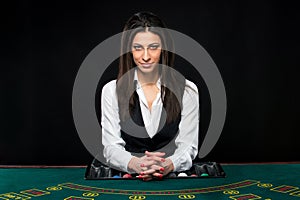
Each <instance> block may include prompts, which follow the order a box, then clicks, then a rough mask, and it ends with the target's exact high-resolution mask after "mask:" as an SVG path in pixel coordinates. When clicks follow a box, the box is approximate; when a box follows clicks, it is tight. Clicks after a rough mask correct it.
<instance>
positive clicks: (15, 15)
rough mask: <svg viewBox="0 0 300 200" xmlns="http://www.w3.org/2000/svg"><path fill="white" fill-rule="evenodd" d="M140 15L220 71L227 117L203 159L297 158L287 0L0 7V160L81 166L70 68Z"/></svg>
mask: <svg viewBox="0 0 300 200" xmlns="http://www.w3.org/2000/svg"><path fill="white" fill-rule="evenodd" d="M141 10H149V11H152V12H154V13H156V14H158V15H159V16H160V17H161V18H162V19H163V20H164V21H165V22H166V24H167V26H168V28H170V29H174V30H177V31H180V32H182V33H184V34H186V35H188V36H190V37H191V38H193V39H195V40H196V41H197V42H198V43H199V44H201V45H202V46H203V47H204V48H205V49H206V51H207V52H208V53H209V55H210V56H211V57H212V59H213V60H214V62H215V63H216V65H217V66H218V69H219V71H220V73H221V75H222V78H223V81H224V84H225V88H226V93H227V101H228V102H227V118H226V122H225V125H224V129H223V132H222V135H221V137H220V139H219V140H218V142H217V144H216V146H215V148H214V149H213V150H212V151H211V152H210V153H209V155H208V156H206V157H205V158H204V159H205V160H210V161H217V162H279V161H299V153H300V145H299V139H300V134H299V128H298V125H299V114H300V112H299V111H300V110H299V100H300V98H299V97H300V95H299V89H298V86H299V78H298V67H299V64H298V57H299V55H298V54H299V39H298V37H299V34H298V33H297V31H296V29H297V27H298V26H299V21H298V19H297V18H298V13H299V12H298V10H299V9H298V8H297V7H296V6H295V5H294V4H292V3H291V2H289V1H282V2H278V1H269V2H268V1H264V2H261V1H257V2H254V1H227V2H225V1H220V2H214V1H206V2H202V1H200V2H198V3H197V4H196V3H191V2H190V3H189V2H188V1H182V2H179V3H175V2H167V1H123V3H119V2H112V1H110V2H107V3H105V4H104V3H103V2H101V1H94V2H88V1H72V2H71V1H69V2H68V1H61V2H59V1H19V2H14V3H9V4H6V5H3V6H1V11H2V12H1V21H2V23H1V84H0V87H1V98H0V109H1V110H0V113H1V118H0V120H1V124H0V125H1V129H0V133H1V136H0V164H24V165H27V164H40V165H43V164H45V165H77V164H78V165H81V164H87V163H88V162H90V160H91V158H92V156H91V155H90V154H89V152H88V151H87V150H86V148H85V147H84V145H83V144H82V143H81V141H80V139H79V136H78V134H77V132H76V128H75V125H74V122H73V115H72V90H73V84H74V80H75V77H76V74H77V71H78V69H79V67H80V65H81V63H82V62H83V60H84V59H85V57H86V56H87V55H88V54H89V52H90V51H91V50H92V49H93V48H95V47H96V46H97V45H98V44H100V43H101V42H102V41H104V40H105V39H107V38H108V37H110V36H112V35H114V34H117V33H119V32H121V31H122V28H123V25H124V23H125V21H126V20H127V19H128V18H129V17H130V16H131V15H132V14H134V13H136V12H138V11H141ZM114 69H115V68H111V69H110V70H109V71H108V72H107V74H109V75H110V76H112V77H113V75H114ZM186 69H187V68H184V69H182V70H183V71H184V70H185V73H186V72H188V71H186ZM191 70H193V69H191ZM187 75H190V76H188V77H189V78H190V79H191V80H192V81H194V82H196V83H201V80H200V79H199V80H198V79H197V78H196V77H197V76H195V74H194V73H190V74H187ZM198 86H199V85H198ZM201 90H202V88H201ZM203 90H205V89H203ZM203 105H204V108H203V110H209V109H208V108H207V107H206V106H207V104H205V102H204V104H203ZM203 105H202V107H203ZM203 116H205V115H203ZM203 120H204V122H205V123H207V121H208V120H207V118H204V119H203Z"/></svg>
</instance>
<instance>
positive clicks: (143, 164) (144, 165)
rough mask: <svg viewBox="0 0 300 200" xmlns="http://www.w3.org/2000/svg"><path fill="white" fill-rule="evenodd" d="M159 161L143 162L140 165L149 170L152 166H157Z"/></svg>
mask: <svg viewBox="0 0 300 200" xmlns="http://www.w3.org/2000/svg"><path fill="white" fill-rule="evenodd" d="M156 164H157V161H156V160H154V159H151V160H143V162H142V163H141V164H140V167H146V168H149V167H150V166H151V165H156Z"/></svg>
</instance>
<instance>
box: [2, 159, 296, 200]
mask: <svg viewBox="0 0 300 200" xmlns="http://www.w3.org/2000/svg"><path fill="white" fill-rule="evenodd" d="M222 167H223V169H224V171H225V173H226V177H225V178H197V179H192V178H189V179H186V178H183V179H164V180H162V181H149V182H143V181H141V180H85V179H84V172H85V169H84V168H21V169H19V168H1V169H0V200H1V199H33V200H34V199H37V200H39V199H68V200H69V199H95V200H96V199H99V200H100V199H136V200H137V199H140V200H141V199H147V200H151V199H202V200H206V199H210V200H211V199H213V200H215V199H216V200H219V199H220V200H222V199H238V200H242V199H243V200H244V199H264V200H288V199H295V200H297V199H299V200H300V189H299V187H300V164H256V165H255V164H248V165H222ZM246 196H248V197H246ZM251 196H252V197H251Z"/></svg>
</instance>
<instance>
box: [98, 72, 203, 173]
mask: <svg viewBox="0 0 300 200" xmlns="http://www.w3.org/2000/svg"><path fill="white" fill-rule="evenodd" d="M135 79H136V80H137V81H138V78H137V75H136V73H135ZM185 84H186V87H185V90H184V94H183V99H182V111H181V121H180V123H179V130H178V131H179V133H178V135H177V138H176V139H175V145H176V150H175V152H174V154H173V155H171V156H170V157H169V158H170V159H171V160H172V162H173V165H174V171H184V170H188V169H189V168H190V167H191V166H192V160H193V159H194V158H195V157H196V155H197V153H198V138H199V137H198V135H199V133H198V132H199V95H198V88H197V86H196V85H195V84H194V83H193V82H191V81H189V80H186V83H185ZM156 85H157V87H158V88H159V89H160V88H161V87H160V86H161V85H160V80H158V81H157V83H156ZM136 92H137V94H138V96H139V101H140V107H141V113H142V117H143V121H144V124H145V128H146V131H147V133H148V135H149V137H150V138H152V137H153V136H154V135H155V134H156V133H157V129H158V126H159V121H160V116H161V111H162V108H163V102H162V100H161V98H160V97H161V93H160V92H158V93H157V96H156V98H155V100H154V101H153V103H152V108H151V111H150V110H149V108H148V103H147V100H146V97H145V95H144V93H143V89H142V87H141V85H140V83H139V81H138V83H137V87H136ZM101 126H102V143H103V145H104V152H103V154H104V157H105V158H106V161H107V163H108V164H110V165H112V166H115V167H116V168H118V169H120V170H122V171H125V172H128V169H127V166H128V162H129V161H130V159H131V158H132V155H131V153H130V152H128V151H126V150H125V147H124V146H125V141H124V140H123V139H122V137H121V126H120V117H119V109H118V99H117V93H116V80H112V81H110V82H108V83H107V84H105V85H104V87H103V88H102V94H101Z"/></svg>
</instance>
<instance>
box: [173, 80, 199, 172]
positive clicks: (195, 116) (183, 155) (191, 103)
mask: <svg viewBox="0 0 300 200" xmlns="http://www.w3.org/2000/svg"><path fill="white" fill-rule="evenodd" d="M199 117H200V116H199V94H198V88H197V86H196V85H195V84H194V83H193V82H191V81H188V80H186V89H185V91H184V94H183V99H182V111H181V121H180V124H179V133H178V136H177V138H176V140H175V145H176V150H175V152H174V154H173V155H172V156H170V157H168V158H169V159H170V160H171V161H172V164H173V171H184V170H188V169H190V168H191V166H192V161H193V159H195V157H196V156H197V154H198V140H199Z"/></svg>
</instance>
